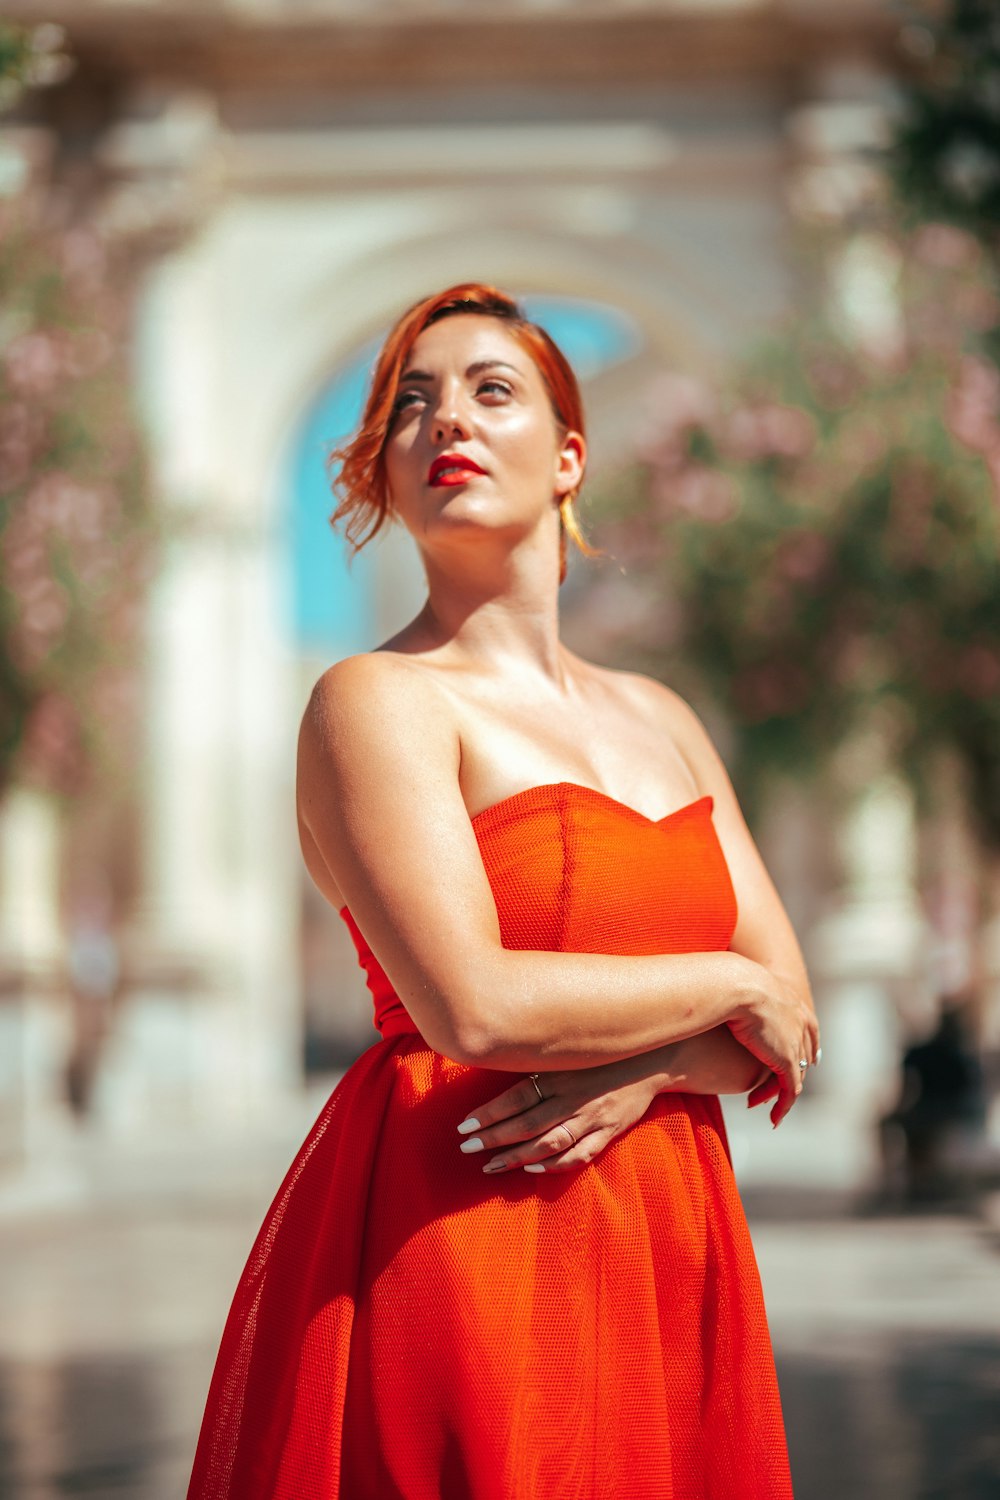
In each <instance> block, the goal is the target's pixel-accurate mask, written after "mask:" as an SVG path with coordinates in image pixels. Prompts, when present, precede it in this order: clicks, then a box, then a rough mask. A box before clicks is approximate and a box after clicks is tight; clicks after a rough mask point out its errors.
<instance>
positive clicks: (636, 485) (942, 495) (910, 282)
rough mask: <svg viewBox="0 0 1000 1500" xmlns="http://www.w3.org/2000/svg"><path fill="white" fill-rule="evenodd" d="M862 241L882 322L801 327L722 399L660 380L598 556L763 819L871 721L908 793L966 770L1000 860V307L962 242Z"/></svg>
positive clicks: (773, 342) (900, 235) (927, 231)
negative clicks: (781, 779) (887, 304)
mask: <svg viewBox="0 0 1000 1500" xmlns="http://www.w3.org/2000/svg"><path fill="white" fill-rule="evenodd" d="M867 238H868V249H869V251H870V252H872V253H876V252H877V256H878V257H879V259H880V263H881V265H882V268H883V271H886V268H888V270H887V272H886V274H888V276H889V279H890V281H891V283H892V285H891V291H892V294H893V307H894V309H895V317H894V320H893V322H892V325H891V327H890V328H889V329H888V330H887V329H886V327H885V326H882V327H880V330H879V336H878V338H877V339H875V340H872V341H870V342H868V343H866V342H865V340H864V339H859V338H856V337H852V336H850V334H849V332H848V331H847V330H845V328H844V326H843V323H842V322H839V321H838V320H837V319H836V318H835V317H834V316H833V315H832V314H831V313H824V314H820V313H817V314H816V315H815V316H814V317H812V318H811V319H804V318H803V317H802V316H801V315H798V316H797V317H796V318H795V319H790V320H789V321H788V323H787V325H786V326H785V327H783V328H781V329H779V330H778V331H776V332H775V334H774V335H773V337H772V338H771V339H770V340H769V341H768V342H767V343H766V344H765V345H764V346H763V347H761V348H760V349H759V350H757V351H756V352H755V353H754V354H753V356H752V357H750V358H749V359H748V360H747V361H746V362H745V363H744V364H743V365H742V366H741V367H740V369H739V370H738V371H737V372H736V374H735V376H734V377H733V378H732V379H731V381H730V382H728V383H727V385H726V386H725V388H724V389H721V390H714V389H712V388H711V387H709V386H708V385H706V384H703V383H701V382H698V381H696V380H693V379H691V378H689V377H683V376H668V377H665V378H664V379H663V380H662V382H661V384H660V386H659V387H658V389H657V390H656V391H655V392H654V393H653V396H654V401H653V413H652V419H651V421H650V426H649V430H648V432H647V433H646V435H645V437H644V439H643V442H642V445H641V452H640V461H639V466H638V468H637V470H636V471H635V472H634V473H633V474H632V476H631V477H630V480H629V482H628V483H626V484H625V485H624V486H623V487H622V489H621V490H620V491H619V492H618V494H617V496H616V497H615V498H614V499H613V500H609V501H608V502H606V506H605V510H606V520H605V526H604V529H603V531H602V535H601V540H602V541H603V542H604V543H605V544H606V545H607V546H608V548H609V550H610V551H611V552H612V553H613V554H615V555H617V556H618V557H619V558H620V559H621V560H622V561H625V562H626V564H627V566H628V568H629V570H630V572H631V574H632V577H633V579H634V580H635V581H636V582H637V583H638V586H639V588H640V591H644V592H645V596H646V598H647V600H649V601H653V600H657V599H665V600H666V601H667V604H666V607H665V608H664V609H660V610H658V609H657V608H655V607H651V608H649V609H647V611H646V612H645V614H644V616H643V617H642V618H643V623H644V640H643V643H642V646H643V654H644V656H645V659H646V663H647V665H648V666H649V667H650V668H651V669H652V670H654V671H664V672H669V674H670V676H671V677H672V679H673V680H675V681H677V680H678V679H680V680H681V681H683V680H684V674H685V673H686V674H687V686H688V689H689V690H690V691H693V692H694V693H695V695H696V696H697V695H699V694H701V695H702V696H703V695H704V694H705V693H706V692H707V693H709V694H711V695H713V696H714V697H715V699H716V700H717V701H718V702H719V703H720V704H721V705H722V706H723V707H724V708H725V709H726V710H727V712H728V716H729V718H730V719H731V721H732V723H733V724H734V726H735V732H736V744H735V746H734V759H735V772H736V775H737V778H738V780H739V781H740V782H741V784H742V791H743V793H744V796H745V797H746V799H747V800H748V802H749V803H750V804H751V805H753V803H754V802H755V801H756V800H757V799H758V797H759V795H760V792H761V787H762V783H763V780H764V779H765V778H766V776H767V774H768V773H769V772H770V771H771V770H773V769H785V770H787V771H792V772H797V773H801V774H813V775H818V774H821V773H823V772H824V771H825V770H826V768H827V767H828V766H829V764H830V758H831V752H832V751H833V750H834V749H835V748H836V747H837V746H838V745H839V744H841V743H842V742H844V741H845V740H846V738H847V737H848V736H850V735H852V734H854V733H855V732H856V731H857V730H858V728H859V727H861V726H864V725H868V724H871V723H872V722H876V723H877V724H878V726H879V728H880V730H881V731H882V733H883V735H884V737H885V739H886V741H887V743H888V745H889V747H890V751H891V753H892V754H893V756H894V757H895V760H896V763H897V764H898V765H899V766H900V767H901V768H902V769H903V770H904V771H905V772H906V773H907V774H908V776H909V777H910V778H911V779H912V781H913V782H914V784H915V786H916V788H917V790H918V792H924V793H925V792H926V791H927V790H928V787H929V782H930V777H931V774H932V767H933V766H934V764H935V753H936V752H937V751H938V750H939V749H940V748H941V747H948V748H951V749H952V750H954V751H956V752H957V753H958V754H959V755H960V756H961V758H962V761H963V762H964V764H965V766H966V767H967V770H968V773H969V781H970V788H971V791H972V795H973V798H974V801H975V804H976V806H975V811H976V820H977V825H978V826H979V827H980V828H982V829H983V830H984V832H985V834H986V836H987V838H988V839H989V840H990V841H992V842H994V843H996V844H1000V373H998V371H997V368H996V366H995V365H994V364H993V363H992V361H991V360H990V359H988V358H987V357H986V356H985V355H984V354H983V353H982V342H983V340H984V339H985V338H988V336H989V335H990V334H991V333H992V331H993V330H994V329H995V327H996V326H997V324H998V322H1000V306H998V302H997V299H996V296H995V293H994V291H993V283H992V274H991V268H990V267H989V266H988V264H987V261H986V257H985V255H984V252H983V251H982V250H981V249H980V247H979V245H978V244H977V242H976V240H975V239H974V238H973V237H972V236H971V235H969V234H967V233H964V232H962V231H960V230H957V229H955V228H953V227H950V226H945V225H926V226H924V227H922V228H920V229H918V230H917V231H915V232H913V233H907V232H905V231H902V230H895V231H890V230H883V231H881V232H880V233H879V234H878V235H877V236H875V235H869V236H868V237H867ZM629 627H630V633H631V632H634V629H635V621H634V620H631V621H630V622H629Z"/></svg>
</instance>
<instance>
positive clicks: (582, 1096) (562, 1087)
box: [458, 1053, 659, 1172]
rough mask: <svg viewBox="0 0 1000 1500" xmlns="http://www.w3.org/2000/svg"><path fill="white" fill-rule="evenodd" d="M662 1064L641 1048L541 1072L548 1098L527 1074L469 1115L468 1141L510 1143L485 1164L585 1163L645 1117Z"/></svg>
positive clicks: (489, 1168)
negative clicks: (585, 1065)
mask: <svg viewBox="0 0 1000 1500" xmlns="http://www.w3.org/2000/svg"><path fill="white" fill-rule="evenodd" d="M658 1072H659V1069H658V1067H657V1064H656V1061H655V1060H654V1059H653V1058H652V1057H651V1055H650V1054H643V1053H640V1054H638V1055H637V1056H635V1057H626V1058H623V1059H622V1060H621V1061H620V1062H613V1063H601V1064H599V1065H598V1066H597V1067H593V1068H570V1069H566V1070H565V1071H562V1072H553V1073H540V1074H539V1075H538V1080H539V1083H540V1085H541V1089H542V1093H543V1094H544V1096H545V1097H544V1099H539V1097H538V1094H537V1093H536V1091H535V1085H534V1084H533V1083H532V1081H531V1079H530V1078H522V1079H520V1080H519V1081H518V1082H517V1083H515V1084H514V1085H513V1086H512V1087H511V1088H509V1089H505V1090H504V1092H503V1093H502V1094H498V1095H497V1096H496V1098H494V1099H490V1100H489V1101H488V1102H487V1103H486V1104H483V1105H481V1106H480V1107H479V1108H478V1109H477V1110H476V1112H475V1115H474V1116H472V1117H470V1118H469V1119H467V1120H463V1121H462V1123H461V1124H460V1125H459V1127H458V1129H459V1133H460V1134H462V1135H464V1136H466V1139H465V1140H463V1141H462V1142H461V1149H462V1150H463V1151H465V1152H470V1151H492V1150H494V1149H495V1148H497V1147H503V1148H504V1149H503V1150H501V1151H500V1153H499V1155H497V1156H492V1157H491V1158H490V1159H489V1161H487V1162H485V1163H484V1166H483V1171H484V1172H506V1171H511V1170H512V1169H513V1168H514V1167H522V1168H524V1170H525V1171H528V1172H565V1171H567V1170H569V1169H570V1168H573V1167H582V1166H584V1165H585V1164H586V1163H587V1162H590V1161H593V1159H594V1157H595V1156H597V1154H598V1152H600V1151H603V1150H604V1148H605V1146H607V1145H609V1144H610V1143H611V1141H613V1140H614V1139H615V1137H616V1136H619V1135H622V1134H623V1133H624V1132H625V1131H626V1130H628V1128H629V1126H630V1125H634V1124H635V1123H636V1121H637V1120H641V1119H642V1117H643V1115H644V1114H645V1113H646V1110H647V1109H648V1108H649V1106H650V1104H651V1103H652V1101H653V1099H654V1098H655V1097H656V1095H657V1093H658V1092H659V1086H658Z"/></svg>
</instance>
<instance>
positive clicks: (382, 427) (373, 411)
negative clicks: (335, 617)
mask: <svg viewBox="0 0 1000 1500" xmlns="http://www.w3.org/2000/svg"><path fill="white" fill-rule="evenodd" d="M456 313H474V314H478V315H480V316H483V317H488V318H499V319H500V320H501V321H502V323H503V325H504V327H505V328H506V330H507V332H508V333H509V334H510V335H511V337H512V338H513V339H514V340H515V341H516V342H517V343H518V344H520V346H521V348H522V349H524V351H525V352H526V353H527V354H529V355H530V356H531V358H532V360H534V362H535V365H536V366H537V367H538V371H539V374H540V375H541V377H542V380H543V381H544V383H545V388H546V390H547V391H548V394H549V400H550V401H551V403H552V411H553V414H554V416H555V419H556V422H557V424H558V427H559V430H560V433H561V434H565V433H566V432H569V431H570V430H572V431H575V432H579V433H580V435H581V436H584V417H583V402H582V400H581V398H580V387H579V385H578V384H577V380H576V376H575V375H574V374H573V371H572V369H571V367H570V364H569V361H568V360H567V359H566V356H565V355H564V354H563V352H562V350H561V349H560V348H559V346H558V345H557V344H556V343H555V341H554V340H553V339H552V338H550V336H549V335H548V334H547V333H546V332H545V329H544V328H540V327H539V326H538V324H537V323H532V322H531V320H530V319H529V318H528V316H527V314H526V313H525V311H524V309H523V308H522V307H521V305H520V303H518V302H516V301H515V300H514V298H513V297H509V296H508V295H507V294H506V292H501V291H499V290H498V289H497V288H496V287H493V286H485V285H483V284H482V283H481V282H477V281H469V282H463V283H461V284H460V285H458V286H452V287H449V288H448V290H447V291H444V292H438V293H436V294H435V295H434V296H431V297H424V298H422V299H421V301H419V302H415V303H414V304H413V306H412V307H410V308H408V309H407V311H406V312H404V313H403V315H402V317H400V318H399V319H398V320H397V321H396V323H395V324H394V325H393V327H392V328H391V329H390V330H389V332H388V334H387V335H386V339H385V342H384V343H383V345H382V349H381V351H380V353H379V356H378V359H377V361H376V363H375V370H374V374H373V375H372V382H371V388H370V390H369V393H368V400H367V401H366V403H365V409H364V413H363V415H362V418H361V425H360V427H359V428H358V431H357V433H356V434H355V436H354V437H353V438H352V439H351V441H350V442H348V443H345V444H344V445H343V446H342V447H340V448H335V449H334V450H333V452H332V453H331V454H330V456H329V459H328V460H327V465H328V468H329V469H331V470H332V468H333V466H334V465H335V464H337V463H339V465H340V468H339V471H338V473H337V475H336V477H335V478H334V477H333V476H332V475H331V479H332V484H333V490H334V494H335V495H338V504H337V508H336V510H334V511H333V513H332V515H331V516H330V518H329V519H330V524H331V525H332V526H334V527H341V528H342V529H343V532H344V535H345V537H346V539H347V542H348V544H349V545H350V547H351V548H352V550H353V551H354V552H358V551H360V550H361V548H362V547H363V546H365V544H366V543H367V542H370V541H371V539H372V537H373V536H375V534H376V533H377V532H378V531H380V530H381V528H382V526H383V525H384V524H385V522H386V520H387V519H388V518H389V515H390V505H389V497H388V494H387V492H386V483H385V462H384V452H385V443H386V438H387V436H388V432H389V426H390V423H391V420H392V411H393V406H394V404H395V400H396V394H397V392H398V389H399V377H400V375H401V374H402V372H403V370H404V368H405V366H406V363H407V361H408V359H409V357H410V353H411V351H412V349H413V346H414V344H415V343H416V341H417V339H418V338H419V337H420V335H421V334H422V333H423V331H424V329H425V328H428V327H429V326H430V325H431V324H432V323H436V322H437V321H438V320H439V319H440V318H446V317H450V316H453V315H455V314H456ZM576 493H577V492H576V491H575V490H574V491H573V492H572V493H571V494H570V495H569V496H567V497H566V499H565V500H564V502H563V504H562V505H561V506H560V510H559V514H560V519H561V522H562V529H561V536H562V558H561V567H560V581H562V579H563V578H564V577H565V575H566V557H565V536H566V534H567V533H568V535H569V536H571V537H572V538H573V541H574V542H575V543H576V545H577V546H578V547H579V548H580V549H581V551H583V552H586V553H587V554H588V555H592V554H593V550H594V549H592V548H591V547H589V546H588V544H587V542H586V541H585V539H584V536H583V533H582V532H581V530H580V528H579V525H578V524H577V521H576V517H575V516H574V514H573V510H572V504H571V502H572V500H573V499H574V498H575V496H576Z"/></svg>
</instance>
